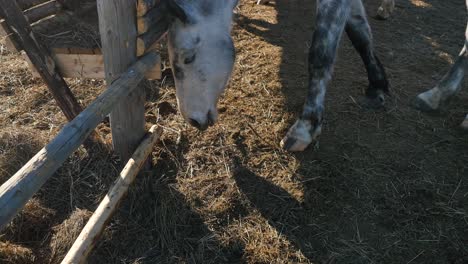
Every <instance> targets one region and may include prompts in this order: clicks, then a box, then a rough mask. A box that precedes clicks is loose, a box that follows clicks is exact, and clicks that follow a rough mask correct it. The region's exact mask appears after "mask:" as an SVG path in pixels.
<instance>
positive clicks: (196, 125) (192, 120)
mask: <svg viewBox="0 0 468 264" xmlns="http://www.w3.org/2000/svg"><path fill="white" fill-rule="evenodd" d="M189 124H190V125H192V126H194V127H196V128H198V129H200V127H201V125H200V123H198V121H197V120H195V119H192V118H189Z"/></svg>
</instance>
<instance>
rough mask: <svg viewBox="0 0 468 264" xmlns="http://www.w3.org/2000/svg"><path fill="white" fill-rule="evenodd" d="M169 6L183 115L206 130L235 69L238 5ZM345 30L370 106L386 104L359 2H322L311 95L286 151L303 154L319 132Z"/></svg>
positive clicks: (171, 2)
mask: <svg viewBox="0 0 468 264" xmlns="http://www.w3.org/2000/svg"><path fill="white" fill-rule="evenodd" d="M166 1H167V2H166V3H167V5H168V7H169V10H170V13H171V14H172V17H173V18H174V21H173V23H172V25H171V27H170V29H169V34H168V39H169V45H168V46H169V56H170V61H171V64H172V69H173V73H174V76H175V83H176V90H177V101H178V106H179V110H180V112H181V113H182V116H183V117H184V119H185V120H186V121H187V122H188V123H190V124H192V125H193V126H195V127H197V128H199V129H201V130H204V129H206V128H207V127H208V126H209V125H212V124H214V122H215V121H216V119H217V111H216V105H217V102H218V99H219V96H220V95H221V93H222V92H223V90H224V89H225V86H226V83H227V81H228V79H229V77H230V75H231V71H232V68H233V64H234V57H235V51H234V47H233V43H232V39H231V37H230V30H231V23H232V17H233V10H234V8H235V6H236V4H237V0H222V1H221V0H219V1H218V0H216V1H214V0H198V1H189V0H166ZM344 31H346V33H347V35H348V37H349V38H350V39H351V41H352V43H353V45H354V47H355V48H356V50H357V51H358V52H359V54H360V56H361V58H362V59H363V62H364V65H365V67H366V70H367V73H368V79H369V86H368V88H367V90H366V97H367V101H368V102H369V105H372V106H374V107H379V106H382V105H383V104H384V101H385V99H384V94H385V93H387V92H388V82H387V78H386V75H385V70H384V68H383V66H382V64H381V63H380V61H379V59H378V58H377V56H376V54H375V52H374V48H373V44H372V34H371V30H370V27H369V23H368V21H367V18H366V14H365V10H364V6H363V4H362V2H361V0H318V1H317V17H316V30H315V32H314V35H313V42H312V45H311V47H310V51H309V85H308V95H307V98H306V102H305V104H304V107H303V111H302V114H301V115H300V116H299V118H298V120H297V121H296V122H295V124H294V125H293V126H292V127H291V128H290V129H289V131H288V133H287V135H286V137H285V138H284V139H283V140H282V142H281V145H282V146H283V147H284V148H285V149H287V150H290V151H302V150H304V149H305V148H307V146H309V145H310V144H311V143H313V142H315V141H317V138H318V136H319V135H320V133H321V129H322V121H323V117H322V116H323V110H324V97H325V92H326V88H327V86H328V82H329V81H330V79H331V75H332V72H333V65H334V62H335V57H336V51H337V48H338V45H339V42H340V39H341V36H342V35H343V32H344Z"/></svg>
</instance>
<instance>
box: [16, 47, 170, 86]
mask: <svg viewBox="0 0 468 264" xmlns="http://www.w3.org/2000/svg"><path fill="white" fill-rule="evenodd" d="M75 52H80V53H75ZM95 52H96V50H94V49H79V50H77V49H52V57H53V58H54V61H55V63H56V65H57V67H58V70H59V72H60V74H62V76H63V77H64V78H82V79H105V76H106V73H105V71H104V58H103V56H102V54H95ZM24 59H25V60H26V61H27V62H28V64H29V66H30V69H31V73H32V75H33V77H40V75H39V73H38V72H37V71H36V70H35V69H34V65H33V64H32V63H31V61H30V60H29V58H28V56H26V55H25V56H24ZM145 77H146V78H147V79H148V80H159V79H161V59H160V57H159V56H158V60H157V62H156V65H154V67H152V68H151V69H150V70H149V71H148V72H147V73H146V74H145Z"/></svg>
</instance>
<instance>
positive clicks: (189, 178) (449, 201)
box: [0, 0, 468, 264]
mask: <svg viewBox="0 0 468 264" xmlns="http://www.w3.org/2000/svg"><path fill="white" fill-rule="evenodd" d="M251 2H253V1H241V3H240V6H239V13H238V15H237V17H236V22H235V26H234V32H233V35H234V40H235V43H236V48H237V51H238V56H237V60H236V66H235V68H236V69H235V73H234V76H233V78H232V81H231V83H230V87H229V89H228V90H227V92H226V94H225V96H224V98H223V99H222V101H221V103H220V105H219V108H220V120H219V122H218V124H217V125H216V126H214V127H212V128H210V129H209V130H208V131H206V132H204V133H199V132H197V131H196V130H195V129H193V128H191V127H189V126H188V125H187V124H185V123H184V122H183V120H182V118H181V117H180V116H179V115H178V114H177V113H176V111H175V109H176V101H175V94H174V85H173V81H172V77H171V76H170V74H169V73H168V71H166V72H165V77H164V79H163V80H162V81H161V82H153V83H148V84H147V85H146V86H147V87H146V90H147V99H148V103H147V121H148V123H154V122H159V123H160V124H161V125H163V126H164V127H165V128H166V131H165V136H164V138H163V140H162V142H161V144H160V145H159V147H158V148H157V149H155V151H154V153H153V155H152V157H153V161H154V162H155V163H156V166H155V167H154V169H153V170H151V171H149V172H145V173H144V174H143V175H141V177H139V178H138V179H137V180H136V183H135V184H134V185H133V186H132V187H131V189H130V192H129V194H128V197H127V198H126V199H125V201H124V202H123V204H122V206H121V208H120V210H119V212H118V213H117V214H116V215H115V216H114V217H113V220H112V221H111V222H110V223H109V225H108V227H107V228H106V230H105V232H104V234H103V237H102V239H101V240H100V242H99V243H98V244H97V248H96V249H95V250H94V251H93V252H92V255H91V257H90V260H89V263H454V264H462V263H468V178H467V173H468V168H467V164H466V163H465V161H466V160H467V159H468V151H467V149H468V142H467V139H468V136H467V135H466V134H464V133H463V132H461V131H460V130H459V129H458V125H459V123H460V122H461V121H462V119H463V117H464V115H465V113H466V112H467V111H468V107H466V103H464V102H467V101H468V96H467V93H466V92H465V91H462V92H461V93H460V95H459V96H458V97H457V98H455V99H454V100H453V101H452V102H450V104H449V105H448V107H446V108H445V109H443V110H442V111H440V112H438V113H434V114H431V115H429V114H425V113H421V112H419V111H416V110H414V109H413V108H412V107H411V106H410V103H411V100H412V99H413V98H414V96H416V95H417V94H418V93H419V92H421V91H424V90H426V89H428V88H430V87H432V86H433V85H434V84H435V83H436V82H437V80H439V79H440V78H441V77H442V75H443V74H444V73H445V72H446V71H447V70H448V68H449V66H450V65H451V64H452V63H453V60H454V58H455V56H456V55H457V54H458V52H459V50H460V48H461V46H462V45H463V33H464V27H465V25H466V24H465V23H466V21H465V19H466V14H465V10H466V9H465V7H464V1H462V0H453V1H442V0H397V8H396V11H395V13H394V15H393V16H392V18H391V19H389V20H387V21H379V20H376V19H373V18H370V23H371V26H372V28H373V31H374V38H375V46H376V50H377V53H378V55H379V56H380V58H381V61H382V62H383V64H384V65H385V67H386V70H387V74H388V76H389V80H390V82H391V90H392V98H390V99H389V103H388V104H387V106H386V109H384V110H379V111H370V110H367V109H365V108H362V107H361V106H360V105H359V103H358V102H359V100H360V98H361V96H362V94H363V90H364V89H365V88H366V86H367V77H366V74H365V70H364V67H363V65H362V62H361V61H360V58H359V56H358V55H357V53H356V52H355V51H354V50H353V48H352V46H351V44H350V42H349V40H348V39H347V38H346V37H344V38H343V41H342V45H341V47H340V52H339V57H338V61H337V64H336V71H335V74H334V78H333V81H332V83H331V85H330V87H329V90H328V93H327V101H326V123H325V126H324V130H323V135H322V137H321V141H320V146H319V148H318V149H309V150H307V151H306V152H304V153H300V154H291V153H287V152H284V151H282V150H281V149H280V148H279V146H278V145H279V141H280V139H281V138H282V137H283V135H284V134H285V132H286V130H287V129H288V127H289V126H290V125H291V124H292V123H293V121H294V118H295V117H296V116H297V114H298V112H299V111H300V108H301V105H302V103H303V99H304V96H305V94H306V90H305V85H306V82H307V69H306V65H307V64H306V61H307V59H306V58H307V51H308V46H309V45H310V39H311V34H312V31H313V21H314V10H315V1H311V0H307V1H305V0H296V1H279V0H278V1H276V2H273V3H272V4H269V5H266V6H255V5H253V4H252V3H251ZM379 2H380V1H374V0H372V1H371V0H367V1H365V4H366V7H367V10H368V13H369V15H370V16H374V14H375V12H376V10H377V7H378V4H379ZM0 60H1V64H0V97H1V104H0V124H1V125H0V127H1V128H0V182H4V181H5V180H6V179H7V178H8V177H9V176H10V175H12V174H13V173H14V172H15V171H16V170H18V169H19V168H20V167H21V165H22V164H24V163H25V162H26V161H27V160H28V159H29V158H30V157H32V156H33V155H34V154H35V152H36V151H38V150H39V149H40V148H41V147H42V146H43V145H45V144H46V143H47V142H48V141H49V140H50V139H51V138H53V137H54V135H56V133H57V132H58V130H59V129H60V127H62V126H63V124H64V123H65V119H64V117H63V116H62V114H61V113H60V112H59V110H58V108H57V107H56V105H55V103H54V101H53V100H52V99H51V96H50V95H49V93H48V92H47V89H46V87H45V86H44V85H43V84H42V82H41V81H40V80H38V79H33V78H32V77H31V74H30V73H29V70H28V68H27V66H26V64H25V62H24V61H23V60H21V57H20V56H19V55H18V54H14V53H11V52H8V51H6V50H4V49H2V50H1V54H0ZM68 81H69V83H70V85H71V87H72V89H73V91H74V92H75V93H76V95H77V97H78V98H79V99H80V101H81V102H82V104H83V105H87V104H88V103H89V102H91V101H92V100H93V99H94V98H95V97H96V96H97V95H98V94H99V93H100V92H102V90H103V89H104V86H103V83H102V82H101V81H96V80H78V79H73V80H68ZM158 90H159V94H158ZM99 131H100V133H101V135H102V136H103V137H105V138H106V140H108V141H109V140H110V135H109V132H110V131H109V128H108V123H104V124H102V125H100V127H99ZM118 169H119V165H118V163H117V160H116V159H115V158H114V157H112V156H110V155H108V154H106V153H98V154H93V155H91V156H90V155H88V154H87V153H86V151H84V150H83V149H80V150H79V151H77V152H76V153H75V154H74V155H73V156H72V157H70V158H69V160H68V161H67V163H66V164H65V165H64V166H63V167H62V168H61V169H60V170H59V171H58V172H57V173H56V175H54V177H53V178H51V179H50V180H49V181H48V183H47V184H46V185H45V186H44V188H42V189H41V191H40V192H39V193H38V194H37V195H36V196H35V198H34V199H33V200H32V201H30V202H29V203H28V205H27V207H26V208H25V209H24V210H23V211H22V213H21V214H20V215H19V216H18V217H17V218H16V219H15V220H14V221H13V222H12V224H11V225H10V226H9V228H8V229H6V230H5V231H4V232H3V233H2V234H1V235H0V262H1V263H59V262H60V260H61V259H62V258H63V256H64V254H65V253H66V251H67V250H68V248H69V247H70V245H71V243H72V242H73V240H74V238H75V237H76V236H77V235H78V233H79V231H80V229H81V228H82V227H83V225H84V223H85V222H86V220H87V219H88V218H89V216H90V214H91V212H92V211H93V210H94V209H95V208H96V206H97V204H98V203H99V201H100V199H102V197H103V196H104V195H105V193H106V191H107V190H108V188H109V186H110V184H111V183H112V181H113V179H114V178H115V177H116V175H117V173H118Z"/></svg>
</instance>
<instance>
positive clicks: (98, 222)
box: [62, 126, 163, 264]
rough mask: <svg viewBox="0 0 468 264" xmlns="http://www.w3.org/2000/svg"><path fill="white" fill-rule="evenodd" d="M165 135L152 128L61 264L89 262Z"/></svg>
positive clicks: (158, 128)
mask: <svg viewBox="0 0 468 264" xmlns="http://www.w3.org/2000/svg"><path fill="white" fill-rule="evenodd" d="M162 131H163V129H162V128H161V127H157V126H152V127H151V129H150V130H149V133H148V135H147V136H146V138H145V139H144V140H143V141H142V142H141V144H140V145H139V146H138V148H137V149H136V150H135V153H134V154H133V155H132V158H131V159H130V160H129V161H128V162H127V165H126V166H125V168H124V169H123V170H122V172H121V173H120V175H119V177H118V178H117V179H116V181H115V182H114V184H113V185H112V187H111V189H110V190H109V191H108V192H107V195H106V196H105V197H104V199H103V200H102V201H101V203H100V204H99V206H98V208H97V209H96V211H94V213H93V215H92V216H91V218H90V219H89V221H88V223H86V225H85V227H84V228H83V230H82V231H81V233H80V235H79V236H78V238H77V239H76V240H75V242H74V243H73V246H72V247H71V248H70V250H69V251H68V253H67V255H66V256H65V258H64V259H63V261H62V264H75V263H85V262H86V259H87V257H88V255H89V253H90V252H91V250H92V249H93V247H94V245H95V244H96V243H97V240H98V239H99V237H100V235H101V233H102V232H103V230H104V228H105V226H106V224H107V222H108V221H109V220H110V218H111V217H112V215H113V214H114V212H115V211H116V209H117V207H118V206H119V204H120V202H121V201H122V199H123V197H124V196H125V195H126V194H127V191H128V188H129V187H130V185H131V184H132V183H133V181H134V180H135V178H136V177H137V174H138V172H139V171H140V169H141V167H142V166H143V164H144V163H145V161H146V159H147V158H148V156H149V154H151V152H152V150H153V147H154V145H155V144H156V142H157V141H158V139H159V138H160V137H161V135H162Z"/></svg>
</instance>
